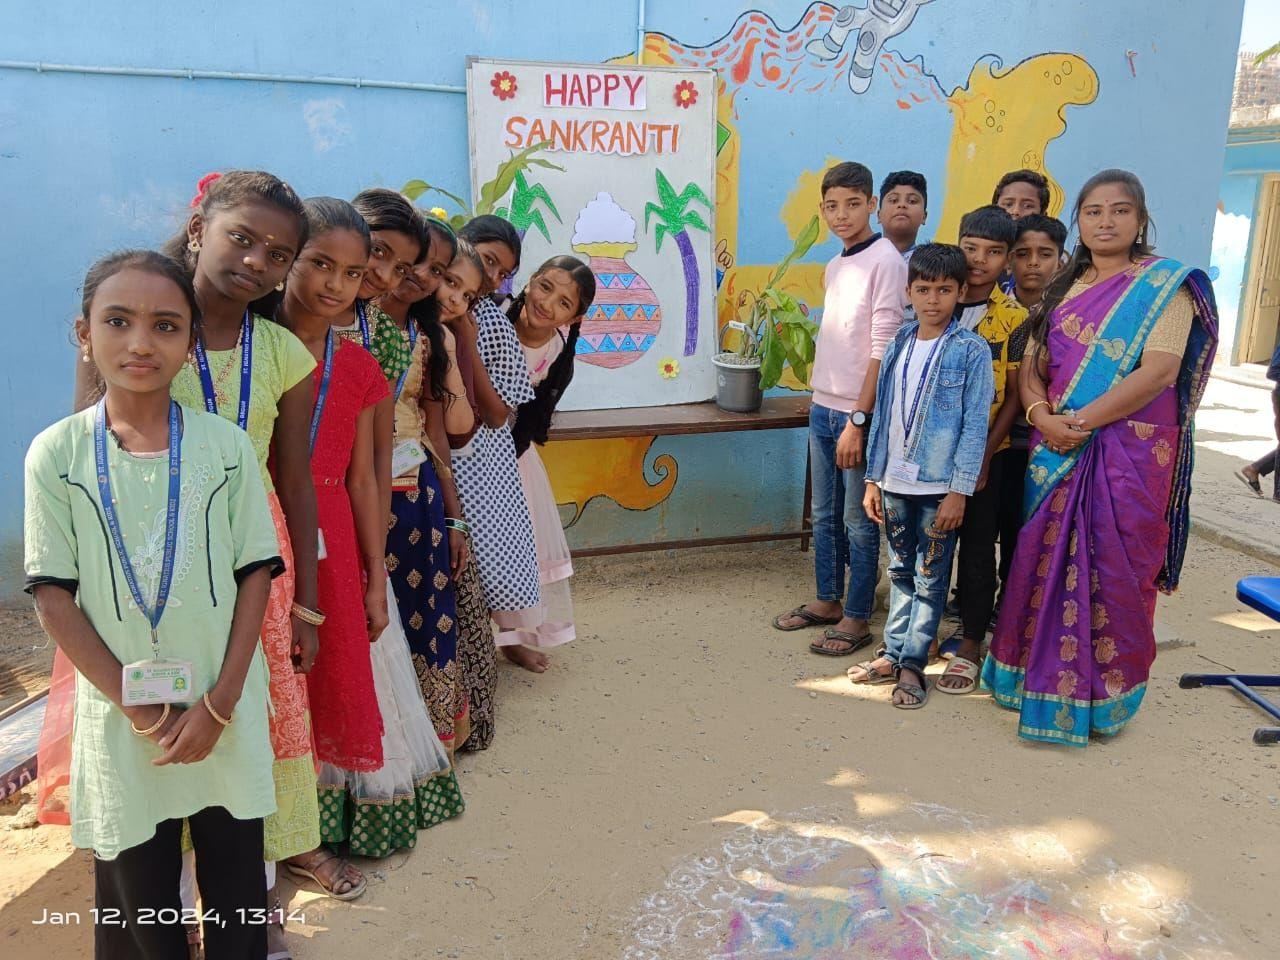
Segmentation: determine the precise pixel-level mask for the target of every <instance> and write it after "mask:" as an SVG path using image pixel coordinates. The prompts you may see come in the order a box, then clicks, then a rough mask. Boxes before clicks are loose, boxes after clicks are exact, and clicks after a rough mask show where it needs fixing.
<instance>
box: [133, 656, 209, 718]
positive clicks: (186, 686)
mask: <svg viewBox="0 0 1280 960" xmlns="http://www.w3.org/2000/svg"><path fill="white" fill-rule="evenodd" d="M120 693H121V700H122V701H123V703H124V705H125V706H126V707H140V706H145V705H146V704H151V703H157V704H158V703H189V702H190V701H192V700H193V699H195V694H194V693H193V692H192V679H191V664H190V663H189V662H188V661H186V660H168V659H163V660H154V659H153V660H139V661H138V662H137V663H126V664H125V665H124V666H123V667H122V668H121V690H120Z"/></svg>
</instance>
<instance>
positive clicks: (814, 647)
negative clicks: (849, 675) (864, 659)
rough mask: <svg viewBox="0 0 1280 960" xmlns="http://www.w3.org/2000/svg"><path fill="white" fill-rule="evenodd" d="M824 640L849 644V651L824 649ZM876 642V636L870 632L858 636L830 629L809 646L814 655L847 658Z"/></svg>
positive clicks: (824, 631)
mask: <svg viewBox="0 0 1280 960" xmlns="http://www.w3.org/2000/svg"><path fill="white" fill-rule="evenodd" d="M823 640H836V641H838V642H840V643H843V644H847V649H844V650H830V649H828V648H827V647H824V646H823V645H822V641H823ZM874 640H875V635H874V634H872V633H871V632H870V631H868V632H867V633H864V634H862V635H861V636H857V635H855V634H852V633H845V631H843V630H836V629H834V628H831V627H828V628H827V629H826V630H823V631H822V637H821V638H819V639H818V640H814V641H813V642H812V643H811V644H809V649H810V650H811V651H812V652H814V653H820V654H822V656H824V657H847V656H849V654H851V653H857V652H858V651H859V650H861V649H862V648H863V647H865V646H866V645H867V644H869V643H871V642H873V641H874Z"/></svg>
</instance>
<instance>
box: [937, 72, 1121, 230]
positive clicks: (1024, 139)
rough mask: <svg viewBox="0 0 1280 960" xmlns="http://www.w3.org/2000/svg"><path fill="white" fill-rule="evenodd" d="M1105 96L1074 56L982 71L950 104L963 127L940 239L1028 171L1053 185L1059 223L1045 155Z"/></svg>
mask: <svg viewBox="0 0 1280 960" xmlns="http://www.w3.org/2000/svg"><path fill="white" fill-rule="evenodd" d="M1097 96H1098V75H1097V73H1095V72H1094V70H1093V67H1091V66H1089V64H1088V63H1086V62H1085V61H1084V60H1082V59H1081V58H1080V57H1077V56H1074V55H1072V54H1069V53H1046V54H1043V55H1042V56H1038V57H1032V58H1031V59H1029V60H1024V61H1023V62H1022V63H1019V64H1018V65H1017V66H1015V67H1013V68H1011V69H1009V70H1003V71H1001V70H998V69H997V68H996V67H994V66H993V65H992V64H991V63H990V62H989V61H982V62H979V63H976V64H974V66H973V72H972V73H971V74H970V75H969V83H968V85H967V86H964V87H960V88H959V89H957V90H955V91H954V92H953V93H952V94H951V96H950V97H948V98H947V103H948V105H949V106H950V108H951V114H952V117H953V118H954V123H955V127H954V129H953V131H952V134H951V146H950V148H949V149H948V151H947V182H946V186H945V187H944V196H945V197H946V203H945V205H944V206H943V209H942V218H941V219H940V220H939V221H938V226H937V229H936V233H935V235H936V236H938V237H941V238H943V239H948V238H951V237H954V236H955V234H956V231H957V230H958V229H959V227H960V218H961V217H963V216H964V215H965V214H966V213H968V212H969V211H970V210H972V209H973V208H974V207H976V206H978V205H979V204H982V203H990V202H991V190H992V188H993V187H994V186H995V181H996V180H997V179H999V177H1000V174H1001V173H1003V172H1005V171H1007V170H1018V169H1020V168H1023V167H1025V168H1026V169H1028V170H1035V171H1037V172H1039V173H1042V174H1044V175H1045V178H1046V179H1048V181H1049V210H1048V211H1047V212H1048V213H1049V215H1050V216H1055V217H1056V216H1057V215H1058V213H1059V212H1060V211H1061V210H1062V205H1063V194H1062V187H1061V186H1060V185H1059V184H1058V181H1057V180H1055V179H1054V178H1053V174H1052V173H1051V172H1050V171H1049V170H1047V169H1045V165H1044V154H1045V149H1046V148H1047V147H1048V145H1049V141H1051V140H1055V139H1057V138H1058V137H1060V136H1061V135H1062V133H1063V131H1064V130H1066V129H1067V118H1066V109H1067V107H1068V106H1082V105H1084V104H1086V103H1092V102H1093V101H1094V100H1095V99H1096V98H1097ZM995 171H999V172H998V173H995ZM993 173H994V175H993Z"/></svg>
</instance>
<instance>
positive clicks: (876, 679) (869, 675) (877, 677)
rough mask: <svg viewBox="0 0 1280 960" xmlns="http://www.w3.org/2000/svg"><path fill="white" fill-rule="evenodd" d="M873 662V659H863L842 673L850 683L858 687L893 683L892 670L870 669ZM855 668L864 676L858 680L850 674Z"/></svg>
mask: <svg viewBox="0 0 1280 960" xmlns="http://www.w3.org/2000/svg"><path fill="white" fill-rule="evenodd" d="M873 663H875V661H874V660H863V661H862V662H861V663H855V664H854V665H853V666H852V667H850V668H849V669H848V670H846V671H845V672H844V675H845V676H846V677H848V678H849V682H850V683H852V684H855V685H857V686H860V687H861V686H866V687H874V686H878V685H879V684H882V683H893V671H892V670H891V671H889V672H888V673H881V672H880V671H879V670H873V669H871V665H872V664H873ZM855 670H861V671H862V672H863V673H864V674H866V676H864V677H862V679H860V680H855V679H854V678H853V675H852V674H853V671H855Z"/></svg>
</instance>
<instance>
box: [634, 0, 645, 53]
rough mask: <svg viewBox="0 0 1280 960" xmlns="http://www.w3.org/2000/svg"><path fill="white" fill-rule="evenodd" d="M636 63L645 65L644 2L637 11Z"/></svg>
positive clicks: (642, 0)
mask: <svg viewBox="0 0 1280 960" xmlns="http://www.w3.org/2000/svg"><path fill="white" fill-rule="evenodd" d="M636 63H637V64H641V63H644V0H639V5H638V7H637V9H636Z"/></svg>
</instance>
